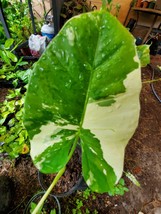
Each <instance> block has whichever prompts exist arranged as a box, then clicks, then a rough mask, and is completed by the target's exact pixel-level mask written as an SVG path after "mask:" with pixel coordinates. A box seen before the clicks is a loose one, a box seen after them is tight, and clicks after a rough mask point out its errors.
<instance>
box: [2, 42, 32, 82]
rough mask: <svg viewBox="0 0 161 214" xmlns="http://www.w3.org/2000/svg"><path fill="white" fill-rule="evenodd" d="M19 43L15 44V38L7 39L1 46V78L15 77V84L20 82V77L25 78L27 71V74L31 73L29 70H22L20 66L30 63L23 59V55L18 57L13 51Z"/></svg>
mask: <svg viewBox="0 0 161 214" xmlns="http://www.w3.org/2000/svg"><path fill="white" fill-rule="evenodd" d="M18 45H19V44H17V45H14V40H13V39H7V40H6V41H5V44H4V45H1V46H0V62H1V68H0V79H7V80H9V79H13V80H14V82H13V84H14V85H15V86H17V84H18V79H21V80H23V76H24V75H25V73H27V76H28V73H29V71H25V70H23V71H22V70H20V67H23V66H25V65H28V62H26V61H23V58H22V57H21V58H20V59H18V57H17V56H16V55H15V54H14V53H13V52H14V50H15V49H16V48H17V46H18Z"/></svg>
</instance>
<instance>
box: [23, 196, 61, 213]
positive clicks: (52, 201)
mask: <svg viewBox="0 0 161 214" xmlns="http://www.w3.org/2000/svg"><path fill="white" fill-rule="evenodd" d="M43 195H44V192H39V193H37V194H35V195H34V196H33V197H32V198H31V199H30V200H29V202H28V204H27V206H26V208H25V210H24V214H30V213H32V212H33V211H34V209H35V207H36V205H37V203H38V202H39V200H40V198H41V197H42V196H43ZM46 213H50V214H61V207H60V203H59V200H58V199H57V198H56V197H55V196H54V195H50V196H49V197H48V199H47V200H46V201H45V204H44V205H43V207H41V208H40V209H39V211H38V213H37V214H46Z"/></svg>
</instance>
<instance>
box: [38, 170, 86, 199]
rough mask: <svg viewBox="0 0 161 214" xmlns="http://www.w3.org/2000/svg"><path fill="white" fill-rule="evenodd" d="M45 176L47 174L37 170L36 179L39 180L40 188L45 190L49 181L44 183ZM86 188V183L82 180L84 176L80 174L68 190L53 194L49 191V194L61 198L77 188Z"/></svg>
mask: <svg viewBox="0 0 161 214" xmlns="http://www.w3.org/2000/svg"><path fill="white" fill-rule="evenodd" d="M47 176H48V175H47V174H43V173H41V172H38V180H39V183H40V186H41V188H42V189H43V190H44V191H46V190H47V189H48V187H49V186H50V183H48V184H47V183H45V178H46V177H47ZM86 188H87V184H86V182H85V181H84V178H83V177H82V176H80V178H79V179H78V181H77V182H76V184H75V185H74V186H73V187H72V188H70V189H69V190H68V191H66V192H62V193H54V194H52V193H51V195H54V196H56V197H57V198H63V197H66V196H69V195H71V194H73V193H74V192H75V191H77V190H85V189H86Z"/></svg>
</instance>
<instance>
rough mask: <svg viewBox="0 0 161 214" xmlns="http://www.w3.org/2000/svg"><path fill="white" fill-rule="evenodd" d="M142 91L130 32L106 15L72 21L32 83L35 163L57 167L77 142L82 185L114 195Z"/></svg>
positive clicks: (29, 122)
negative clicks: (80, 157)
mask: <svg viewBox="0 0 161 214" xmlns="http://www.w3.org/2000/svg"><path fill="white" fill-rule="evenodd" d="M140 89H141V76H140V62H139V60H138V57H137V53H136V48H135V42H134V38H133V37H132V36H131V34H130V33H129V32H128V31H127V30H126V29H125V28H124V27H123V26H122V25H121V24H120V23H119V22H118V21H117V20H116V19H115V18H114V17H112V16H111V15H110V14H109V13H108V12H105V11H101V12H100V11H95V12H92V13H87V14H82V15H80V16H77V17H75V18H72V19H71V20H70V21H68V22H67V23H66V24H65V25H64V27H63V28H62V29H61V31H60V32H59V34H58V35H57V36H56V37H55V38H54V39H53V41H52V42H51V43H50V44H49V46H48V48H47V50H46V52H45V53H44V54H43V55H42V57H41V58H40V60H39V61H38V62H37V64H36V66H35V67H34V70H33V72H32V74H31V78H30V82H29V87H28V91H27V96H26V101H25V116H24V124H25V126H26V128H27V130H28V133H29V136H30V140H31V156H32V158H33V161H34V162H35V164H36V166H37V167H38V168H39V169H41V170H42V171H43V172H46V173H49V172H51V173H52V172H53V171H57V170H59V169H60V168H62V167H63V166H65V164H66V163H67V161H68V154H69V151H70V148H71V147H72V145H73V144H74V143H75V142H76V141H77V140H78V137H80V139H81V141H82V142H81V145H82V149H83V150H82V163H83V166H82V167H83V176H84V177H85V180H86V182H87V184H88V185H89V186H90V187H91V188H92V190H93V191H97V192H105V191H110V192H112V188H113V186H114V184H115V182H117V181H118V180H119V179H120V177H121V175H122V171H123V161H124V150H125V147H126V145H127V143H128V141H129V139H130V138H131V136H132V135H133V133H134V131H135V129H136V127H137V124H138V118H139V110H140V106H139V93H140ZM87 130H88V131H89V130H90V131H89V132H88V131H87ZM60 132H61V133H62V135H61V137H60ZM67 133H68V134H67ZM89 133H90V134H89ZM66 134H67V136H68V137H67V136H66ZM88 136H89V139H88ZM90 140H91V142H90ZM95 146H96V147H95ZM65 148H66V149H65ZM57 149H58V150H57ZM36 150H37V151H36ZM56 151H58V153H57V154H58V155H57V154H56ZM62 151H66V152H65V155H63V152H62ZM93 151H94V152H93ZM88 155H89V157H88ZM58 157H59V159H60V160H59V161H58ZM93 158H95V159H96V160H97V161H96V162H93V163H92V160H93ZM51 159H52V162H51ZM55 163H56V164H55ZM89 172H91V174H89ZM98 172H99V173H100V175H101V176H100V178H99V177H98V176H97V175H98ZM105 183H106V187H105V186H104V185H103V184H105Z"/></svg>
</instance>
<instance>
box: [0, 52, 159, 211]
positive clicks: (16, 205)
mask: <svg viewBox="0 0 161 214" xmlns="http://www.w3.org/2000/svg"><path fill="white" fill-rule="evenodd" d="M151 63H152V65H153V66H155V65H157V64H159V63H161V57H160V56H158V55H157V56H155V57H151ZM151 76H152V69H151V67H150V66H147V67H146V68H143V69H142V81H143V87H142V91H141V96H140V102H141V113H140V120H139V125H138V128H137V130H136V132H135V134H134V136H133V137H132V139H131V140H130V142H129V144H128V146H127V148H126V153H125V169H124V170H125V171H129V172H131V173H132V174H133V175H134V176H135V177H136V178H137V180H138V181H139V182H140V184H141V187H137V186H135V185H134V184H133V183H132V182H131V181H129V179H127V178H126V177H124V179H125V182H126V186H127V187H128V188H129V192H127V193H125V195H124V196H115V197H109V196H108V195H107V194H96V197H88V199H86V200H84V199H82V200H83V204H84V206H83V207H82V208H81V209H82V213H87V211H85V208H84V207H86V208H88V210H89V211H90V213H91V214H93V213H94V210H97V211H98V213H99V214H108V213H109V214H161V103H160V102H159V101H158V100H157V98H156V97H155V96H154V93H153V92H152V89H151V86H150V84H149V83H145V81H147V80H150V79H151ZM157 78H161V71H158V70H157V71H156V72H155V79H157ZM153 85H154V88H155V91H156V92H157V94H158V95H159V96H160V97H161V82H160V81H157V82H154V83H153ZM0 94H1V95H0V97H1V101H2V99H3V98H4V95H5V94H6V89H0ZM0 175H6V176H9V177H10V178H11V179H12V180H13V183H14V185H13V197H12V199H13V201H12V204H11V207H10V211H9V212H7V213H6V214H9V213H12V214H16V213H17V214H22V213H23V210H24V207H25V206H26V203H27V202H28V200H29V199H30V198H31V197H32V196H33V195H34V194H35V193H36V192H38V191H41V187H40V185H39V183H38V179H37V170H36V169H35V167H34V166H33V164H32V162H31V160H30V157H29V156H24V157H21V158H19V159H17V160H15V161H9V160H8V159H5V158H4V159H1V161H0ZM76 199H79V200H80V193H76V194H73V195H72V196H70V197H66V198H64V199H60V203H61V206H62V213H63V214H71V213H72V211H71V209H73V208H75V207H77V205H76ZM76 213H79V212H78V211H77V212H76Z"/></svg>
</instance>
